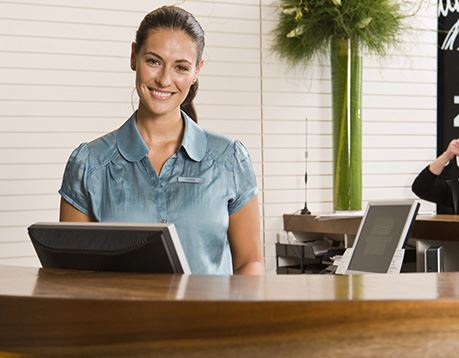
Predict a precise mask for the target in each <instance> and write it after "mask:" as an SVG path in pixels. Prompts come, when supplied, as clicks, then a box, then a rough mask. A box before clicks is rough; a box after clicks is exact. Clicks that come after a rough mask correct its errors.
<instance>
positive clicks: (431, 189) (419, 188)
mask: <svg viewBox="0 0 459 358" xmlns="http://www.w3.org/2000/svg"><path fill="white" fill-rule="evenodd" d="M457 155H459V139H454V140H452V141H451V142H450V143H449V145H448V148H447V149H446V150H445V151H444V152H443V153H442V154H441V155H439V156H438V158H437V159H435V160H434V161H433V162H432V163H430V164H429V165H428V166H427V167H426V168H424V170H422V171H421V172H420V173H419V175H418V176H417V177H416V179H415V180H414V182H413V184H412V186H411V190H412V191H413V193H415V194H416V195H417V196H419V197H420V198H421V199H424V200H428V201H431V202H434V203H437V204H441V205H445V206H449V207H451V208H453V206H454V202H453V194H452V191H451V187H450V185H449V184H448V182H447V181H446V180H445V179H444V178H442V177H440V174H441V173H442V172H443V169H444V168H445V166H446V165H447V164H448V162H450V161H451V160H454V159H455V157H456V156H457ZM454 165H455V163H454Z"/></svg>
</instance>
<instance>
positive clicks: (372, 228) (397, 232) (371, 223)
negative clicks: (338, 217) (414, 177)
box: [346, 200, 419, 273]
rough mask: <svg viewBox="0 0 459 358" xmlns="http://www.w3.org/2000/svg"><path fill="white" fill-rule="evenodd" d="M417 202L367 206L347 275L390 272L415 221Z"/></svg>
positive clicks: (396, 202)
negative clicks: (396, 255) (394, 259)
mask: <svg viewBox="0 0 459 358" xmlns="http://www.w3.org/2000/svg"><path fill="white" fill-rule="evenodd" d="M418 209H419V203H418V202H417V201H415V200H400V201H380V202H370V203H368V206H367V209H366V211H365V214H364V216H363V218H362V221H361V223H360V226H359V230H358V231H357V235H356V237H355V240H354V244H353V246H352V248H353V250H352V257H351V259H350V261H349V266H348V268H347V271H346V273H387V272H389V269H390V267H391V263H392V260H393V258H394V255H395V254H396V252H397V250H400V249H402V248H403V245H404V243H405V241H406V240H407V239H408V236H409V233H410V230H411V228H412V224H413V222H414V220H415V218H416V215H417V212H418Z"/></svg>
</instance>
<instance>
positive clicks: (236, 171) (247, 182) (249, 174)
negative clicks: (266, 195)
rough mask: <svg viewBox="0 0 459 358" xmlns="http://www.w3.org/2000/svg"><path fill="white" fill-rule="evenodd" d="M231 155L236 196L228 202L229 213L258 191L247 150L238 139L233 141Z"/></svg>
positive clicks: (240, 206) (233, 211) (246, 201)
mask: <svg viewBox="0 0 459 358" xmlns="http://www.w3.org/2000/svg"><path fill="white" fill-rule="evenodd" d="M233 155H234V158H233V175H234V182H235V186H236V197H235V198H234V200H231V201H230V202H229V203H228V212H229V214H230V215H231V214H233V213H235V212H236V211H238V210H239V209H241V208H242V207H243V206H244V205H245V204H247V203H248V202H249V201H250V199H252V198H253V197H254V196H255V195H256V194H257V192H258V187H257V180H256V177H255V172H254V170H253V166H252V161H251V160H250V156H249V152H248V151H247V149H246V148H245V147H244V145H243V144H242V143H241V142H240V141H236V142H235V143H234V154H233Z"/></svg>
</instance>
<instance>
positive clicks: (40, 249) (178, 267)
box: [28, 222, 191, 274]
mask: <svg viewBox="0 0 459 358" xmlns="http://www.w3.org/2000/svg"><path fill="white" fill-rule="evenodd" d="M28 232H29V236H30V239H31V240H32V244H33V246H34V248H35V251H36V253H37V256H38V258H39V259H40V262H41V264H42V266H43V267H44V268H63V269H77V270H95V271H114V272H150V273H180V274H190V273H191V271H190V267H189V265H188V261H187V259H186V256H185V254H184V252H183V248H182V245H181V243H180V240H179V237H178V234H177V231H176V229H175V226H174V225H173V224H133V223H74V222H59V223H36V224H33V225H31V226H29V228H28Z"/></svg>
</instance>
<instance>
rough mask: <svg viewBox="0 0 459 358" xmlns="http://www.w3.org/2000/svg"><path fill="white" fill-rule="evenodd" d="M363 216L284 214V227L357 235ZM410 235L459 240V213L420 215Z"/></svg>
mask: <svg viewBox="0 0 459 358" xmlns="http://www.w3.org/2000/svg"><path fill="white" fill-rule="evenodd" d="M361 220H362V218H360V217H354V218H339V219H338V218H336V219H327V220H319V219H318V218H317V217H316V216H315V215H300V214H294V215H291V214H284V229H285V230H287V231H291V232H303V233H309V234H339V235H342V234H348V235H355V234H357V230H358V228H359V225H360V221H361ZM410 237H412V238H415V239H426V240H444V241H459V215H418V216H417V217H416V221H415V222H414V225H413V229H412V231H411V235H410Z"/></svg>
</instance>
